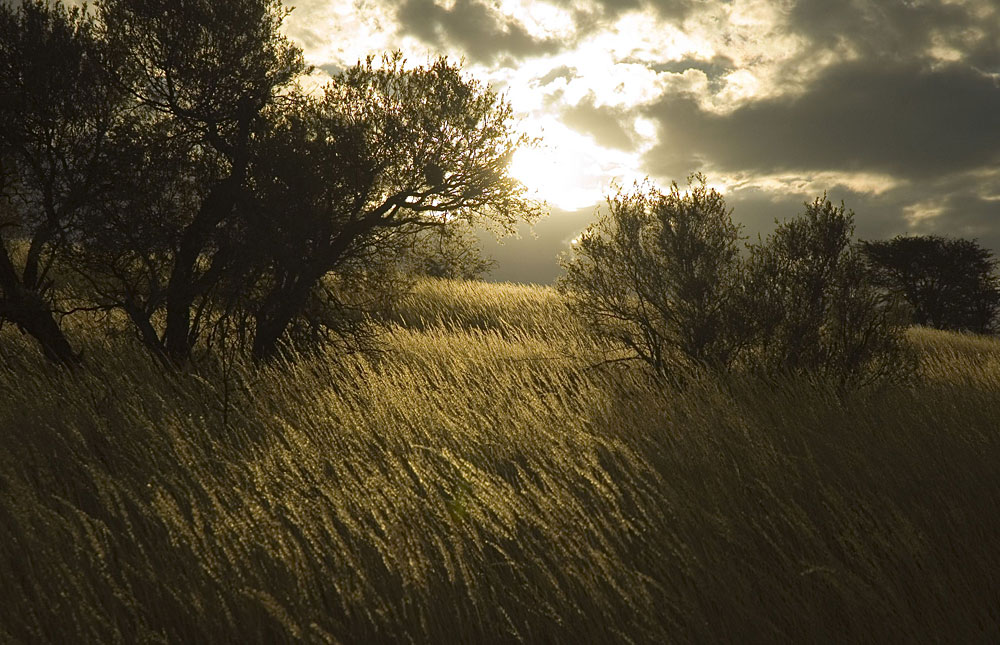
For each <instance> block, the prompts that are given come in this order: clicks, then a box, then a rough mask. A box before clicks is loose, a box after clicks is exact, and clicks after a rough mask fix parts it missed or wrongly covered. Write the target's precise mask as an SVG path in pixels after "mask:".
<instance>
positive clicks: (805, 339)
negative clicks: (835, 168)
mask: <svg viewBox="0 0 1000 645" xmlns="http://www.w3.org/2000/svg"><path fill="white" fill-rule="evenodd" d="M853 232H854V213H853V212H851V211H846V210H845V208H844V205H843V204H841V205H840V206H834V205H833V204H832V203H831V202H830V201H829V200H827V199H826V196H825V195H824V196H823V197H822V198H817V199H816V200H814V201H813V202H812V203H808V202H807V203H806V211H805V213H804V214H803V215H801V216H799V217H796V218H793V219H790V220H786V221H785V222H784V223H782V224H780V225H779V226H778V228H777V230H776V231H775V232H774V233H773V234H771V235H770V236H768V238H767V240H766V241H765V242H763V243H759V244H754V245H751V246H750V258H749V261H748V263H747V272H746V276H745V282H744V288H743V297H742V298H741V300H742V302H743V305H742V306H741V307H740V310H741V312H742V313H741V315H742V316H743V317H744V318H745V320H746V323H747V325H748V327H749V328H750V329H751V330H752V331H753V343H752V348H753V349H752V351H751V352H749V353H748V354H747V362H748V364H749V365H751V366H752V367H754V368H755V369H760V370H763V371H765V372H768V373H776V374H778V373H780V374H800V373H812V374H820V375H824V376H826V377H827V378H831V379H833V380H835V381H836V382H838V383H839V384H840V385H841V386H845V387H846V386H856V385H867V384H872V383H877V382H882V381H893V380H901V379H905V378H908V377H909V376H910V374H912V372H913V369H914V367H915V358H914V355H913V354H912V352H911V351H910V349H909V346H908V345H907V343H906V340H905V336H904V332H905V319H904V317H903V315H902V314H901V308H900V306H899V303H898V302H896V301H895V300H894V299H893V298H891V297H886V296H885V294H884V293H882V292H881V291H880V290H879V289H877V287H876V286H875V285H874V284H873V283H872V282H871V281H870V276H869V274H868V272H867V271H866V268H865V264H864V261H863V258H862V257H861V254H860V251H859V250H858V249H857V248H855V246H854V245H853V244H852V236H853Z"/></svg>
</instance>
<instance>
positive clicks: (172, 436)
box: [0, 280, 1000, 643]
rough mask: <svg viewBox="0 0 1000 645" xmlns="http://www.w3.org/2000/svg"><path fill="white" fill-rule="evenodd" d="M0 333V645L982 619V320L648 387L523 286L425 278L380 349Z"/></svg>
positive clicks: (770, 634) (626, 633)
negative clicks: (866, 350)
mask: <svg viewBox="0 0 1000 645" xmlns="http://www.w3.org/2000/svg"><path fill="white" fill-rule="evenodd" d="M67 322H68V327H69V334H70V336H71V338H72V339H73V340H74V342H75V343H77V344H78V345H79V346H81V347H82V348H83V349H84V356H85V366H84V367H83V368H80V369H76V370H64V369H59V368H56V367H53V366H50V365H48V364H46V363H44V362H43V361H42V360H41V358H40V355H39V352H38V350H37V349H36V348H35V347H34V345H33V344H32V343H31V341H30V340H29V339H27V338H25V337H23V336H22V335H20V334H19V333H18V332H17V331H16V330H15V329H13V328H12V327H10V326H6V327H4V328H2V329H0V433H2V437H0V642H11V643H47V642H51V643H70V642H99V643H133V642H153V643H156V642H163V643H200V642H233V643H256V642H260V643H276V642H310V643H312V642H315V643H362V642H400V643H487V642H527V643H688V642H697V643H709V642H733V641H735V642H797V643H798V642H836V643H850V642H874V643H888V642H948V643H978V642H982V643H988V642H1000V514H998V509H1000V342H998V341H997V340H995V339H991V338H986V337H976V336H965V335H958V334H950V333H944V332H938V331H932V330H927V329H912V330H910V332H909V334H910V336H911V338H912V340H913V341H914V342H915V343H916V345H917V347H918V348H919V350H920V354H921V358H922V368H921V372H922V373H921V379H920V381H919V382H918V383H916V384H914V385H911V386H906V387H902V386H896V387H894V388H890V389H883V390H879V391H866V392H857V393H853V394H849V395H846V396H842V395H839V394H838V393H837V392H836V391H835V390H834V389H833V388H830V387H827V386H826V385H824V384H823V383H818V382H813V381H809V380H807V379H785V380H778V381H774V380H771V381H767V382H765V381H762V380H759V379H755V378H752V377H749V376H745V377H736V376H734V377H732V378H730V379H728V380H725V381H722V380H720V379H717V378H712V377H709V376H705V375H702V376H698V375H695V376H693V377H691V378H689V379H688V380H687V381H686V383H685V385H684V387H682V388H676V387H668V386H664V385H662V384H660V383H657V382H656V381H654V380H652V379H651V378H649V376H648V375H647V374H646V372H645V371H643V370H642V369H641V368H640V367H639V366H637V365H632V364H629V363H614V364H608V365H605V366H603V367H594V365H595V364H596V363H598V362H599V361H600V360H602V358H605V357H606V356H607V348H605V347H602V346H601V345H600V344H599V343H597V342H596V341H594V340H590V339H588V337H587V336H586V334H585V333H584V332H583V331H582V330H581V329H579V328H578V327H577V326H576V325H575V324H574V321H573V320H571V319H570V318H569V315H568V313H567V312H566V310H565V309H564V307H563V306H562V304H561V302H560V300H559V296H558V294H557V293H556V292H555V291H553V290H551V289H548V288H542V287H529V286H519V285H510V284H487V283H476V282H449V281H430V280H428V281H424V282H421V283H419V284H418V285H417V288H416V289H415V291H414V293H413V294H412V295H411V296H409V297H408V298H407V299H405V300H404V301H403V302H402V303H401V305H400V307H399V308H398V311H396V312H395V313H394V314H393V316H392V318H391V324H390V325H389V326H388V328H387V330H386V331H385V333H384V334H383V337H382V339H381V341H382V347H383V348H384V351H382V352H380V353H378V354H375V355H340V354H336V353H329V354H326V355H322V356H310V357H303V358H302V359H301V360H299V361H297V362H295V363H288V364H280V365H271V366H268V367H263V368H254V367H251V366H247V365H244V364H242V363H238V362H237V363H226V362H221V363H214V364H202V365H199V366H198V367H197V368H196V369H193V370H190V371H185V372H178V373H167V372H164V370H163V369H162V367H161V366H160V365H159V364H158V363H157V362H156V361H155V360H153V359H151V358H150V357H149V356H148V355H147V354H146V353H145V352H144V351H143V350H142V349H141V348H140V347H139V346H138V344H137V343H136V342H135V341H134V340H133V339H132V338H131V337H130V335H129V334H127V333H120V334H114V335H109V334H107V333H105V332H103V331H97V330H98V327H95V326H94V325H93V324H92V323H91V322H88V320H87V319H86V318H85V317H80V318H72V319H69V320H68V321H67Z"/></svg>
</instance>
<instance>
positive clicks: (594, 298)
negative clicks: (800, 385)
mask: <svg viewBox="0 0 1000 645" xmlns="http://www.w3.org/2000/svg"><path fill="white" fill-rule="evenodd" d="M689 186H690V188H689V190H688V192H686V193H684V194H681V192H680V190H679V189H678V187H677V185H676V184H672V186H671V190H670V192H669V193H666V194H664V193H662V192H660V191H658V190H657V189H655V188H654V187H652V186H650V185H649V184H645V185H643V186H639V187H637V188H636V189H635V190H633V191H632V192H629V193H625V192H619V193H618V194H617V195H615V196H614V197H612V198H610V199H609V200H608V206H609V208H608V212H607V214H605V215H603V216H601V217H600V218H599V220H598V221H597V222H596V223H595V224H593V225H591V226H590V227H589V228H588V229H587V230H586V231H585V232H584V233H583V235H582V236H581V237H580V240H579V242H578V243H577V244H576V245H575V246H574V249H573V252H572V255H571V257H569V258H567V259H564V260H563V267H564V269H565V271H566V273H565V275H564V276H563V277H562V278H561V279H560V282H559V288H560V290H561V291H562V292H563V293H564V294H565V295H566V297H567V299H568V304H569V307H570V309H571V310H572V311H573V312H574V313H575V314H576V315H577V316H578V317H579V318H580V319H581V321H582V322H583V323H584V325H585V326H586V327H588V328H589V329H591V330H592V331H593V332H594V333H595V334H596V335H597V336H599V337H603V338H605V339H606V340H609V341H611V342H612V344H614V345H616V346H618V347H619V348H622V349H624V350H625V351H626V352H627V358H632V359H639V360H642V361H644V362H645V363H647V364H648V365H649V366H650V367H652V368H653V370H654V371H655V372H656V373H657V374H658V375H659V376H667V375H668V374H669V373H670V372H672V371H674V369H675V368H676V367H677V366H678V365H679V364H685V363H686V364H690V363H694V364H698V365H703V366H708V367H710V368H712V369H714V370H717V371H727V370H730V369H734V368H736V369H743V370H751V371H753V372H757V373H760V374H767V375H778V374H812V375H816V376H819V377H822V378H825V379H830V380H832V381H834V382H835V383H836V384H837V385H838V386H840V387H842V388H843V387H859V386H866V385H871V384H875V383H881V382H886V381H900V380H905V379H907V378H908V377H909V376H911V375H912V374H913V373H914V371H915V368H916V359H915V358H914V354H913V352H912V351H911V350H910V348H909V346H908V345H907V343H906V340H905V337H904V331H905V315H904V314H903V311H904V310H903V308H902V306H901V303H900V301H899V300H898V299H896V298H894V297H893V296H891V295H887V294H886V293H885V292H884V290H880V289H878V288H877V287H876V286H875V285H874V284H873V283H872V281H871V275H870V274H869V272H868V271H867V270H866V264H865V262H864V261H863V258H862V255H861V253H860V251H859V250H858V249H857V248H855V247H854V246H853V245H852V243H851V237H852V235H853V231H854V221H853V213H852V212H849V211H845V209H844V207H843V205H841V206H840V207H835V206H833V204H831V203H830V202H829V201H828V200H827V199H826V197H825V196H824V197H823V198H818V199H816V200H815V201H814V202H812V203H811V204H810V203H807V204H806V212H805V214H803V215H802V216H800V217H797V218H795V219H792V220H789V221H786V222H785V223H783V224H781V225H779V227H778V229H777V230H776V231H775V232H774V233H773V234H772V235H771V236H769V237H768V238H767V240H765V241H763V242H759V243H758V244H754V245H749V247H748V248H749V257H748V258H745V259H741V258H740V256H739V253H738V250H737V242H738V240H739V228H738V226H737V225H736V224H734V223H733V221H732V219H731V212H732V211H731V210H729V209H727V208H726V205H725V200H724V198H723V196H722V195H721V194H719V193H718V192H716V191H715V190H712V189H709V188H708V187H707V186H706V181H705V178H704V177H703V176H702V175H695V176H694V177H692V178H691V180H689ZM676 358H681V359H682V360H681V361H677V360H676Z"/></svg>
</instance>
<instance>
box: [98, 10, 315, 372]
mask: <svg viewBox="0 0 1000 645" xmlns="http://www.w3.org/2000/svg"><path fill="white" fill-rule="evenodd" d="M97 6H98V11H99V16H100V19H101V24H102V27H103V30H104V35H105V39H106V42H107V46H108V47H109V49H110V50H111V51H114V52H116V54H117V55H118V56H120V57H121V59H122V60H123V73H122V82H123V84H124V86H125V88H126V89H127V91H128V92H129V94H130V95H131V96H133V97H134V98H135V100H136V101H137V102H138V103H139V105H140V106H141V107H142V108H143V109H144V111H145V121H144V123H146V124H153V125H155V126H156V127H155V129H154V130H152V132H155V133H158V134H159V135H160V136H161V137H162V138H161V139H160V141H163V142H166V141H174V142H180V143H181V144H185V145H184V146H183V149H182V150H177V153H178V154H179V155H183V157H180V158H175V159H174V160H173V161H174V162H176V163H178V164H179V166H178V169H179V172H180V173H182V174H184V175H186V177H174V178H172V183H173V184H174V185H176V184H177V183H178V182H183V181H184V179H185V178H187V179H192V178H194V177H195V176H194V172H193V169H195V168H197V169H198V170H199V171H201V172H202V173H204V174H201V175H198V176H197V183H196V184H195V185H194V189H195V190H194V195H193V199H192V200H191V202H190V203H183V204H181V205H180V206H181V207H182V208H180V209H177V210H175V211H174V213H173V214H174V215H175V216H176V217H178V218H179V221H178V222H177V231H178V234H177V236H176V238H175V239H173V240H170V248H169V249H168V256H169V264H170V269H169V275H168V276H167V277H166V278H165V285H164V286H163V291H162V299H163V308H164V313H165V319H166V324H165V328H164V330H163V332H162V334H161V335H158V336H157V338H155V339H154V338H150V337H149V336H150V334H151V333H154V335H156V334H155V331H154V330H153V326H152V325H151V324H150V323H149V321H148V320H147V321H145V322H144V323H142V324H143V327H144V332H143V337H144V338H147V340H148V341H149V342H153V341H154V340H156V345H155V349H157V350H158V351H162V352H163V353H164V354H165V355H166V356H168V357H170V358H171V359H173V360H175V361H183V360H185V359H186V358H187V357H188V356H189V355H190V352H191V349H192V347H193V346H194V343H195V342H196V340H197V338H198V336H199V332H200V326H199V323H200V322H201V321H200V318H199V313H200V312H206V311H210V310H211V309H212V302H211V294H212V292H213V290H214V289H215V288H216V287H217V286H218V284H219V282H220V281H221V280H222V279H223V276H224V274H225V272H226V269H227V267H226V262H227V261H228V259H229V256H228V254H227V253H226V252H225V251H226V250H225V247H224V244H223V242H224V237H225V235H224V234H225V232H226V230H227V228H230V227H231V226H232V220H233V218H234V216H235V215H234V214H235V209H236V204H237V201H238V200H239V199H240V198H241V195H242V194H243V192H244V190H245V188H246V183H247V173H248V168H249V167H250V163H251V154H252V152H251V148H252V141H253V140H254V137H255V136H256V135H257V134H258V133H259V132H260V131H261V129H262V128H265V127H266V119H264V117H263V116H262V115H263V112H264V111H265V109H266V108H268V107H269V106H271V105H273V104H274V103H275V102H276V101H278V99H279V96H280V95H281V94H282V92H284V91H285V90H286V89H287V88H289V87H290V85H291V83H292V81H293V80H294V79H295V78H296V77H297V76H298V75H299V74H300V73H301V72H302V71H303V70H304V69H305V66H304V64H303V61H302V54H301V51H300V50H299V49H298V48H297V47H295V46H294V45H293V44H292V43H291V42H290V41H289V40H288V39H287V38H286V37H285V36H284V35H283V34H282V33H281V26H282V23H283V21H284V18H285V17H286V16H287V14H288V11H287V10H285V9H284V8H283V7H282V6H281V4H280V2H279V1H278V0H231V1H228V2H213V1H212V0H191V1H190V2H183V3H176V2H172V1H170V0H99V2H98V4H97ZM157 116H159V117H160V118H156V117H157ZM145 134H146V135H149V134H150V132H149V131H147V132H146V133H145ZM147 144H148V145H158V144H157V142H156V140H155V138H152V137H148V136H147ZM175 147H176V146H175ZM184 206H190V209H184V208H183V207H184ZM131 224H132V222H131V221H125V222H124V226H125V227H126V228H128V227H129V226H131ZM140 255H141V254H140ZM151 255H152V254H149V253H147V254H146V255H145V257H140V260H141V261H147V260H150V259H151V257H150V256H151ZM156 259H157V260H161V259H162V257H161V256H160V255H159V254H157V257H156ZM133 313H136V312H133Z"/></svg>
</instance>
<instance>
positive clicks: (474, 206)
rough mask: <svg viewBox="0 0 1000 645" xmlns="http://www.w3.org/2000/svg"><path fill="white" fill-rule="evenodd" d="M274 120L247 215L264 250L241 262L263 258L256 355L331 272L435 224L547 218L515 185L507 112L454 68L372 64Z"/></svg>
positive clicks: (388, 253) (401, 244)
mask: <svg viewBox="0 0 1000 645" xmlns="http://www.w3.org/2000/svg"><path fill="white" fill-rule="evenodd" d="M273 118H274V122H275V124H276V126H275V128H274V129H273V130H272V132H271V133H270V134H269V135H268V136H267V137H265V138H263V142H262V144H261V146H262V151H261V153H260V154H259V155H258V156H257V157H256V159H255V162H254V164H253V165H252V168H251V177H252V179H253V182H254V184H253V188H254V190H253V191H252V193H251V194H250V195H249V201H248V206H247V207H248V210H249V212H250V213H251V214H252V215H251V217H249V218H248V220H247V226H248V234H247V238H248V239H254V240H260V241H261V243H260V244H259V245H258V246H257V247H255V248H254V249H253V252H252V253H246V254H245V255H247V256H249V257H252V258H260V259H262V261H261V263H260V264H261V266H260V269H261V272H260V274H259V276H258V277H257V280H258V283H259V284H261V285H262V288H263V295H262V297H261V299H260V300H259V301H258V302H256V303H253V304H251V311H252V315H253V318H254V322H255V327H256V337H255V340H254V354H255V355H256V356H258V357H266V356H268V355H270V354H271V353H273V352H274V351H275V349H276V348H277V342H278V340H279V338H280V337H281V335H282V334H283V333H284V331H285V329H286V328H287V326H288V325H289V324H290V323H291V322H292V321H293V319H294V318H295V316H296V315H297V314H298V312H299V311H301V309H302V303H304V302H305V300H306V298H307V296H308V293H309V292H310V290H312V289H314V288H315V287H316V285H318V284H319V282H320V280H321V279H322V278H323V276H324V275H326V274H328V273H330V272H345V271H351V270H356V269H358V268H362V269H364V268H370V267H372V266H380V265H381V263H382V262H384V261H387V260H388V261H391V259H392V258H393V257H398V256H400V255H404V254H406V253H407V252H410V251H412V250H413V248H414V244H417V243H419V237H417V236H419V235H420V234H421V232H422V231H426V230H428V229H442V228H446V227H453V226H456V225H457V222H472V221H484V222H487V223H492V224H493V225H494V226H496V227H499V228H500V229H501V230H504V231H510V230H512V228H513V226H514V224H515V223H516V222H517V221H519V220H523V219H527V220H529V221H530V220H533V219H534V218H535V217H537V215H538V214H539V207H538V205H537V204H534V203H533V202H531V201H529V200H527V199H526V198H525V189H524V187H523V186H522V185H521V184H520V183H519V182H517V181H516V180H514V179H513V178H511V177H509V176H508V166H509V162H510V158H511V156H512V155H513V153H514V151H515V150H516V149H517V148H518V147H519V146H522V145H526V144H528V143H529V141H528V139H527V138H526V137H524V136H522V135H519V134H518V133H516V132H515V131H514V129H513V127H512V112H511V107H510V105H509V104H508V103H507V102H506V101H505V100H504V99H502V97H499V96H498V95H497V94H496V93H494V92H493V91H492V90H491V89H489V88H488V87H486V86H484V85H482V84H480V83H479V82H477V81H475V80H474V79H471V78H468V77H466V76H465V75H463V74H462V72H461V70H460V68H459V67H457V66H455V65H453V64H451V63H449V62H448V61H447V60H446V59H443V58H442V59H438V60H437V61H434V62H433V63H432V64H430V65H427V66H418V67H407V66H406V64H405V61H404V60H403V59H402V58H401V56H400V55H398V54H396V55H390V56H387V57H385V58H384V59H383V60H382V63H381V65H376V64H375V62H374V60H373V59H369V60H367V61H366V62H364V63H360V64H358V65H356V66H355V67H352V68H350V69H348V70H346V71H345V72H343V73H342V74H340V75H338V76H337V77H335V78H334V80H333V81H332V83H331V84H330V85H329V86H328V87H327V88H326V91H325V93H324V96H323V97H322V99H318V100H317V99H311V98H307V97H298V101H297V103H296V104H295V105H294V107H293V108H290V109H285V110H284V111H282V112H280V113H277V114H276V115H275V116H274V117H273ZM303 165H305V166H306V168H308V169H310V170H306V171H303V169H302V167H303ZM271 178H277V181H273V180H271ZM442 234H444V235H447V234H448V233H447V232H445V233H442ZM240 282H241V283H245V282H246V279H245V278H243V279H241V280H240Z"/></svg>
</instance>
